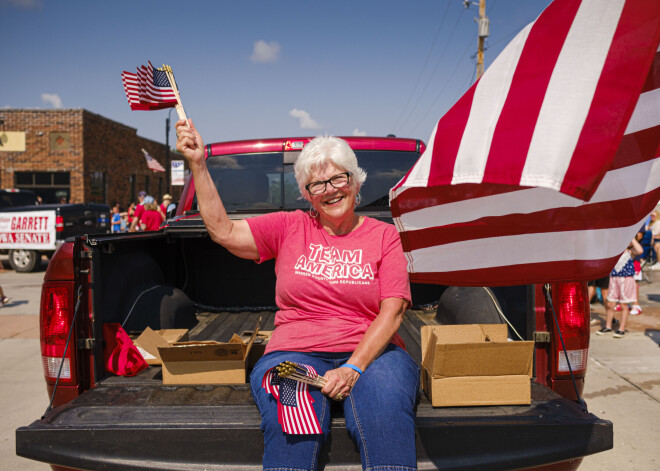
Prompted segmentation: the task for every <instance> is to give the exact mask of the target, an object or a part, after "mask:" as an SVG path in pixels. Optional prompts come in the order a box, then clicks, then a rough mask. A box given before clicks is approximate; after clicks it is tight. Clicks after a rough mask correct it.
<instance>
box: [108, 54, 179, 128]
mask: <svg viewBox="0 0 660 471" xmlns="http://www.w3.org/2000/svg"><path fill="white" fill-rule="evenodd" d="M121 80H122V84H123V86H124V92H125V93H126V98H127V99H128V105H129V106H130V107H131V109H132V110H147V111H149V110H162V109H165V108H176V111H177V114H178V115H179V118H180V119H185V120H186V121H187V119H188V118H187V117H186V113H185V111H184V109H183V105H182V104H181V96H180V94H179V89H178V88H177V86H176V82H175V80H174V72H173V71H172V68H171V67H170V66H169V65H163V68H162V69H156V68H154V67H153V66H152V65H151V61H148V63H147V65H146V66H145V65H142V66H140V67H138V68H137V73H135V74H133V73H130V72H126V71H123V72H122V73H121Z"/></svg>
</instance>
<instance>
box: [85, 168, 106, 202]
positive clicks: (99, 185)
mask: <svg viewBox="0 0 660 471" xmlns="http://www.w3.org/2000/svg"><path fill="white" fill-rule="evenodd" d="M89 189H90V195H89V196H90V198H89V201H90V203H105V200H106V194H107V191H106V185H105V172H92V173H91V174H90V176H89Z"/></svg>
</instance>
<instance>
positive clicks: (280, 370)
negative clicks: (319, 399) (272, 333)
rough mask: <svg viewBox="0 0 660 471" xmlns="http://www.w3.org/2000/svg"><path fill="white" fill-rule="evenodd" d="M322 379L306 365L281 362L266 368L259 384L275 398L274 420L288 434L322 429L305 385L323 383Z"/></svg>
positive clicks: (316, 432)
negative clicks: (275, 415) (275, 412)
mask: <svg viewBox="0 0 660 471" xmlns="http://www.w3.org/2000/svg"><path fill="white" fill-rule="evenodd" d="M324 384H325V379H324V378H323V377H321V376H319V375H318V373H317V372H316V370H315V369H314V368H313V367H312V366H309V365H302V364H300V363H293V362H289V361H287V362H283V363H280V364H279V365H278V366H275V367H273V368H271V369H270V370H268V371H267V372H266V374H265V375H264V378H263V380H262V382H261V387H262V388H264V389H265V390H266V392H267V393H269V394H272V395H273V397H274V398H275V399H276V400H277V420H278V422H279V424H280V425H281V426H282V431H283V432H284V433H288V434H291V435H310V434H319V433H323V432H322V431H321V425H320V424H319V420H318V418H317V417H316V413H315V412H314V407H313V405H312V404H313V403H314V399H312V396H311V395H310V394H309V391H308V385H312V386H317V387H323V385H324Z"/></svg>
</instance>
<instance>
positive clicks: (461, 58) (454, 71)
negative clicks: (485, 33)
mask: <svg viewBox="0 0 660 471" xmlns="http://www.w3.org/2000/svg"><path fill="white" fill-rule="evenodd" d="M474 38H476V34H475V35H474V36H473V37H472V39H471V40H470V42H468V43H467V45H466V47H465V50H464V51H463V54H462V55H461V57H460V59H458V61H457V62H456V65H455V66H454V69H453V70H452V72H451V74H449V77H448V78H447V80H445V83H444V84H443V86H442V87H441V88H440V90H439V91H438V93H437V95H436V97H435V99H434V100H433V102H432V103H431V106H429V107H428V108H427V110H426V112H425V113H424V115H423V116H422V117H421V118H420V120H419V121H418V122H417V124H416V125H415V127H414V128H412V130H411V134H412V133H414V132H415V131H416V130H417V128H418V127H419V126H420V125H421V124H422V123H423V122H424V120H425V119H426V116H427V115H428V114H429V112H430V111H431V110H432V109H433V108H434V107H435V105H436V103H437V102H438V100H439V99H440V97H441V96H442V94H443V92H444V91H445V89H446V88H447V85H448V84H449V82H450V81H451V79H452V78H453V77H454V74H455V73H456V71H457V70H458V68H459V66H460V65H461V62H463V59H465V56H467V54H468V51H469V50H470V45H471V42H472V40H474Z"/></svg>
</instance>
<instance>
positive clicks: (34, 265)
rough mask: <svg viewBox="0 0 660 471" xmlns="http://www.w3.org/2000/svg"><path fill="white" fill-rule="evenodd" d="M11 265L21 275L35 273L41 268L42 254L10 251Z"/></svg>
mask: <svg viewBox="0 0 660 471" xmlns="http://www.w3.org/2000/svg"><path fill="white" fill-rule="evenodd" d="M9 264H10V265H11V267H12V268H13V269H14V270H15V271H17V272H20V273H28V272H31V271H35V270H37V269H38V268H39V267H40V266H41V253H39V252H37V251H36V250H25V249H12V250H10V251H9Z"/></svg>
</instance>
